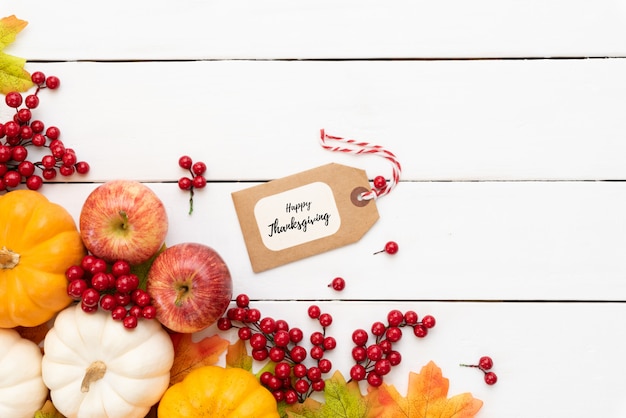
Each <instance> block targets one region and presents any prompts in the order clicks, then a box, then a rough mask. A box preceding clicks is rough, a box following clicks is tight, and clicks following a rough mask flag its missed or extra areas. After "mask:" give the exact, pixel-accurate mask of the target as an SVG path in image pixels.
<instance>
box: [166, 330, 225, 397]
mask: <svg viewBox="0 0 626 418" xmlns="http://www.w3.org/2000/svg"><path fill="white" fill-rule="evenodd" d="M170 337H171V338H172V342H173V343H174V364H173V365H172V369H171V370H170V386H171V385H173V384H174V383H178V382H180V381H181V380H183V379H184V378H185V376H187V375H188V374H189V372H190V371H192V370H193V369H195V368H198V367H202V366H210V365H213V364H215V363H217V361H218V360H219V357H220V355H221V354H222V353H223V352H224V351H225V350H226V348H227V347H228V344H229V342H228V340H225V339H223V338H221V337H219V336H217V335H212V336H210V337H205V338H203V339H202V340H200V341H198V342H194V341H193V340H192V334H181V333H177V332H175V333H172V334H170Z"/></svg>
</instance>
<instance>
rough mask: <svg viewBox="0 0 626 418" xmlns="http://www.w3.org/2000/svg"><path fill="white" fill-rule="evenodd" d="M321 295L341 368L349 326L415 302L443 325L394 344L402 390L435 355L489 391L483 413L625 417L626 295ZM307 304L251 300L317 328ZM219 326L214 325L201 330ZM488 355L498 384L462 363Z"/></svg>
mask: <svg viewBox="0 0 626 418" xmlns="http://www.w3.org/2000/svg"><path fill="white" fill-rule="evenodd" d="M383 283H384V281H383V280H381V281H379V286H378V288H377V289H376V290H380V289H381V288H383V287H384V285H383ZM372 290H374V289H372ZM316 304H318V305H319V306H320V307H321V309H322V311H323V312H328V313H330V314H331V315H332V316H333V323H332V325H331V326H330V327H328V329H327V335H332V336H333V337H335V338H336V340H337V348H336V349H335V350H334V351H333V352H330V353H329V354H328V358H329V359H330V360H331V361H332V362H333V366H334V369H333V370H338V371H340V372H341V373H342V374H343V375H344V376H346V375H348V373H349V369H350V367H351V365H352V364H353V362H352V360H351V354H350V353H351V349H352V347H353V346H354V344H353V343H352V341H351V339H350V338H351V335H352V331H353V330H355V329H357V328H363V329H366V330H368V329H369V328H370V327H371V324H372V323H373V322H375V321H383V322H385V321H386V316H387V313H388V312H389V310H390V309H399V310H401V311H402V312H406V310H409V309H411V310H414V311H416V312H417V313H418V315H420V316H423V315H426V314H431V315H433V316H434V317H435V318H436V320H437V325H436V326H435V328H433V329H432V330H431V331H430V332H429V334H428V335H427V336H426V338H424V339H417V338H415V337H414V336H413V334H412V332H411V331H410V329H407V328H404V329H403V330H404V332H403V337H402V339H401V340H400V342H399V343H397V345H396V346H395V348H396V349H398V350H399V351H400V353H401V354H402V355H403V360H402V362H401V363H400V365H399V366H397V367H396V368H393V369H392V371H391V373H390V375H388V376H387V380H386V381H387V382H388V383H391V384H393V385H394V386H395V387H396V388H397V389H398V391H399V392H400V393H401V394H403V395H405V394H406V390H407V386H408V375H409V372H415V373H417V372H419V371H420V369H421V368H422V366H424V365H425V364H427V363H428V362H429V361H431V360H432V361H434V362H435V363H436V364H437V365H438V366H439V367H440V368H441V369H442V373H443V375H444V376H445V377H447V378H448V379H449V382H450V388H449V392H448V396H450V397H451V396H453V395H457V394H461V393H466V392H470V393H472V395H473V396H474V397H476V398H478V399H480V400H482V401H483V407H482V409H481V411H480V412H479V414H478V415H477V416H484V417H498V418H519V417H522V416H533V417H566V416H571V417H580V416H594V417H595V416H598V417H600V416H602V417H619V416H623V415H624V413H625V412H626V403H625V401H624V397H623V393H624V390H626V383H624V381H623V379H622V378H621V376H623V374H624V373H625V372H626V365H625V364H624V362H623V361H622V358H623V353H624V349H625V348H626V346H625V341H626V305H624V304H623V303H594V304H587V303H440V302H429V303H425V302H406V303H400V302H346V301H341V302H316ZM309 305H310V303H308V302H297V301H271V302H255V301H253V302H252V306H255V307H257V308H259V309H260V311H261V313H262V314H263V316H270V317H273V318H275V319H285V320H287V321H288V323H289V324H290V325H291V326H292V327H294V326H297V327H300V328H302V329H303V331H304V332H305V335H309V334H310V333H311V332H313V331H319V324H317V323H316V322H315V321H312V320H310V319H309V318H308V317H307V316H306V310H307V308H308V306H309ZM213 331H214V328H209V329H207V330H206V331H203V332H202V333H201V335H211V334H212V333H213ZM221 335H222V336H223V337H225V336H227V335H228V334H221ZM231 338H234V336H232V335H231ZM370 339H371V338H370ZM233 341H234V340H233ZM483 355H489V356H491V357H492V358H493V361H494V367H493V369H492V370H493V371H494V372H495V373H496V374H497V375H498V382H497V383H496V384H495V385H494V386H487V385H486V384H484V383H483V380H482V376H481V373H480V372H479V371H477V370H473V369H467V368H463V367H459V364H460V363H471V362H476V361H477V360H478V359H479V358H480V357H481V356H483ZM255 367H257V368H258V367H260V364H256V365H255ZM363 392H365V389H364V388H363Z"/></svg>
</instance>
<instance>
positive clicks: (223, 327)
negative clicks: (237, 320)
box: [217, 317, 233, 331]
mask: <svg viewBox="0 0 626 418" xmlns="http://www.w3.org/2000/svg"><path fill="white" fill-rule="evenodd" d="M232 326H233V324H232V322H230V319H228V318H224V317H222V318H220V319H218V320H217V329H219V330H220V331H228V330H229V329H231V328H232Z"/></svg>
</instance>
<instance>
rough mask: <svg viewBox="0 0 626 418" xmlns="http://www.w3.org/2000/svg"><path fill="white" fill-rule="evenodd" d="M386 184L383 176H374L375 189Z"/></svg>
mask: <svg viewBox="0 0 626 418" xmlns="http://www.w3.org/2000/svg"><path fill="white" fill-rule="evenodd" d="M386 185H387V180H386V179H385V178H384V177H383V176H376V177H374V187H375V188H377V189H382V188H383V187H385V186H386Z"/></svg>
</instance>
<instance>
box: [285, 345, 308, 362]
mask: <svg viewBox="0 0 626 418" xmlns="http://www.w3.org/2000/svg"><path fill="white" fill-rule="evenodd" d="M306 355H307V353H306V348H304V347H302V346H301V345H296V346H295V347H293V348H292V349H291V351H290V352H289V356H290V357H291V359H292V360H293V361H294V362H296V363H302V362H303V361H304V360H305V359H306Z"/></svg>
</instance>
